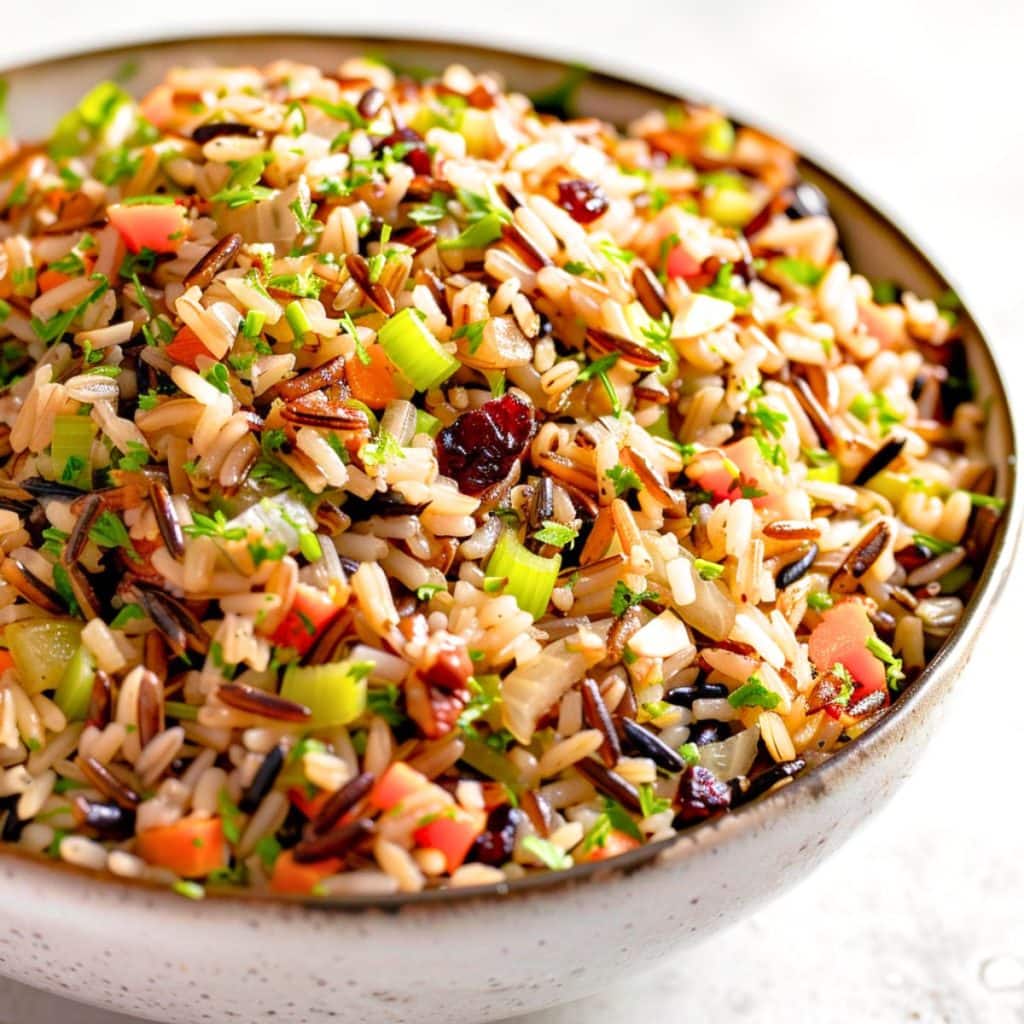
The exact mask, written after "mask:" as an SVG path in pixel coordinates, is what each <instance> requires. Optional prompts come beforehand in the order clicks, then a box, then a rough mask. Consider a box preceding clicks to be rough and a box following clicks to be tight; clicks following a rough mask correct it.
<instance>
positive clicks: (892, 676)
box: [864, 636, 906, 693]
mask: <svg viewBox="0 0 1024 1024" xmlns="http://www.w3.org/2000/svg"><path fill="white" fill-rule="evenodd" d="M864 646H865V647H867V649H868V650H869V651H870V652H871V653H872V654H873V655H874V656H875V657H876V658H878V659H879V661H881V662H882V663H883V664H884V665H885V683H886V686H888V687H889V689H890V690H891V691H892V692H893V693H896V692H898V691H899V689H900V683H902V682H903V680H904V679H906V676H905V675H904V672H903V659H902V658H897V657H896V655H895V654H893V651H892V648H891V647H890V646H889V645H888V644H887V643H886V642H885V641H884V640H881V639H879V638H878V637H877V636H871V637H868V640H867V643H866V644H865V645H864Z"/></svg>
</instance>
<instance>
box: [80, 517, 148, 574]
mask: <svg viewBox="0 0 1024 1024" xmlns="http://www.w3.org/2000/svg"><path fill="white" fill-rule="evenodd" d="M89 539H90V540H91V541H92V542H93V543H94V544H97V545H98V546H99V547H101V548H121V549H122V550H124V552H125V553H126V554H127V555H128V557H129V558H130V559H131V560H132V561H133V562H141V561H142V559H141V558H140V557H139V553H138V552H137V551H136V550H135V545H134V544H132V539H131V537H130V536H129V535H128V528H127V527H126V526H125V525H124V522H123V521H122V520H121V519H119V518H118V517H117V516H116V515H114V513H113V512H110V511H105V512H101V513H100V514H99V516H98V518H97V519H96V522H95V523H93V526H92V529H91V530H90V531H89Z"/></svg>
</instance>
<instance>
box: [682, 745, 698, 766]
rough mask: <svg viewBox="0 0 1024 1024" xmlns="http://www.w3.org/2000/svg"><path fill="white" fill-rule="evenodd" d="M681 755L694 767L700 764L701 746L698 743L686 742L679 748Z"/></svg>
mask: <svg viewBox="0 0 1024 1024" xmlns="http://www.w3.org/2000/svg"><path fill="white" fill-rule="evenodd" d="M679 756H680V757H681V758H682V759H683V760H684V761H685V762H686V763H687V765H688V766H689V767H691V768H692V767H693V766H694V765H696V764H700V747H698V746H697V744H696V743H684V744H683V745H682V746H681V747H680V748H679Z"/></svg>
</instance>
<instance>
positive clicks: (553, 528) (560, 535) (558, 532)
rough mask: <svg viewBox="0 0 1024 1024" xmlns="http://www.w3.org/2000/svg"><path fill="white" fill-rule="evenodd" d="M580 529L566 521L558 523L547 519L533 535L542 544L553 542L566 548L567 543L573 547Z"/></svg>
mask: <svg viewBox="0 0 1024 1024" xmlns="http://www.w3.org/2000/svg"><path fill="white" fill-rule="evenodd" d="M578 533H579V531H578V530H576V529H575V528H573V527H572V526H567V525H566V524H565V523H556V522H554V521H553V520H551V519H545V520H544V525H543V526H542V527H541V529H539V530H537V532H536V533H534V535H533V539H534V540H539V541H540V542H541V543H542V544H552V545H554V546H555V547H559V548H564V547H565V546H566V545H567V544H568V545H569V546H570V547H571V546H572V544H573V543H575V541H576V537H577V535H578Z"/></svg>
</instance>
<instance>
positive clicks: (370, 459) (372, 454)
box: [359, 430, 405, 466]
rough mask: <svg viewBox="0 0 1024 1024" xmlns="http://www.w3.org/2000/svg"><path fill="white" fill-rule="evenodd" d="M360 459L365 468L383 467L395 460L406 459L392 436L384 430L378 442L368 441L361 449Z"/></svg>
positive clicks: (378, 436)
mask: <svg viewBox="0 0 1024 1024" xmlns="http://www.w3.org/2000/svg"><path fill="white" fill-rule="evenodd" d="M359 458H360V459H361V460H362V462H363V465H365V466H383V465H384V464H385V463H387V462H391V461H392V460H393V459H404V458H405V452H404V451H403V449H402V446H401V445H400V444H399V443H398V441H397V440H396V439H395V438H394V437H393V436H392V435H391V434H389V433H388V432H387V431H386V430H382V431H381V432H380V433H379V434H378V435H377V440H376V441H368V442H367V443H366V444H364V445H363V446H362V447H361V448H360V449H359Z"/></svg>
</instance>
